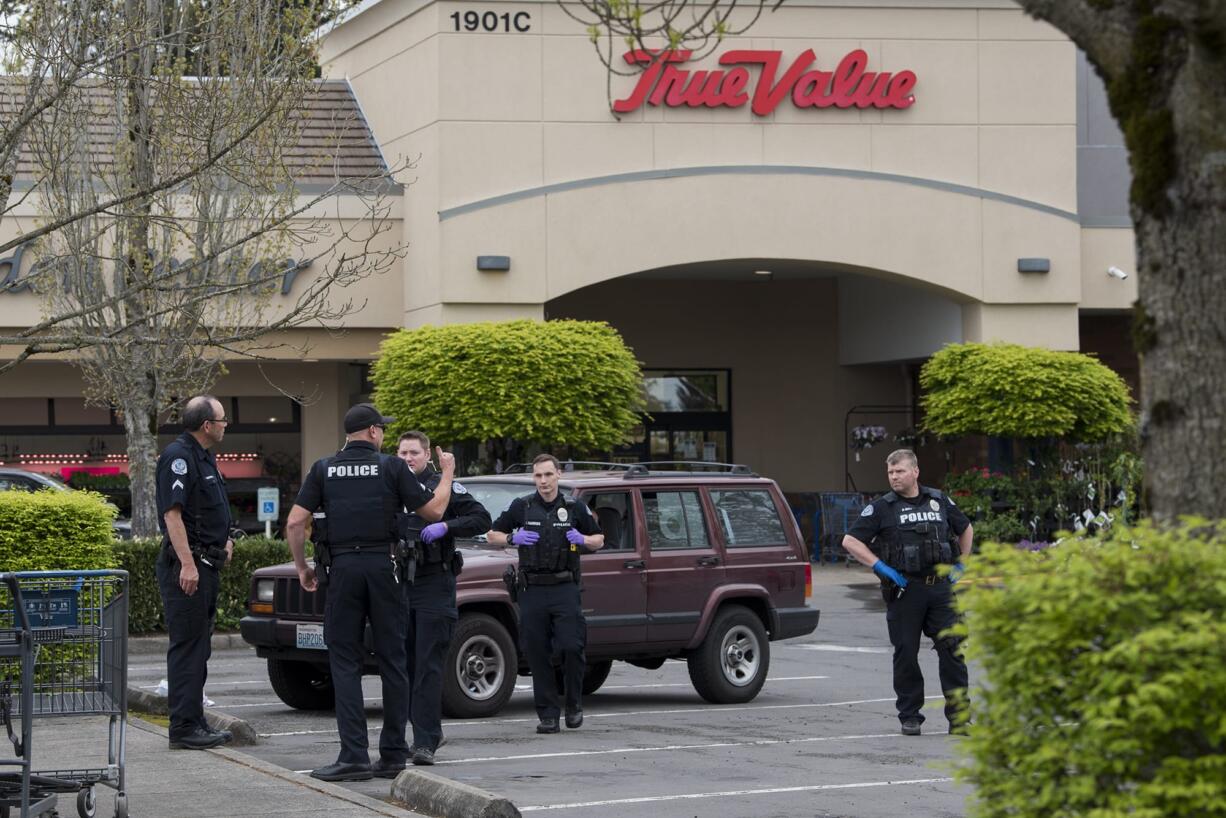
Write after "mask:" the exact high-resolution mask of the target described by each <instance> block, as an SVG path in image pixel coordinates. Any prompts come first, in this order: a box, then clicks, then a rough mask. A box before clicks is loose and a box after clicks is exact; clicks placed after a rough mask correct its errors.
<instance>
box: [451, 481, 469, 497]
mask: <svg viewBox="0 0 1226 818" xmlns="http://www.w3.org/2000/svg"><path fill="white" fill-rule="evenodd" d="M451 493H452V494H468V489H466V488H464V486H462V485H461V484H459V483H457V482H455V481H454V480H452V481H451Z"/></svg>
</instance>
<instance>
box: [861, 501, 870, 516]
mask: <svg viewBox="0 0 1226 818" xmlns="http://www.w3.org/2000/svg"><path fill="white" fill-rule="evenodd" d="M860 516H861V517H872V516H873V504H872V503H869V504H868V505H866V506H865V507H864V510H863V511H861V512H860Z"/></svg>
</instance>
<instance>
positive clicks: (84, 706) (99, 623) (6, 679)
mask: <svg viewBox="0 0 1226 818" xmlns="http://www.w3.org/2000/svg"><path fill="white" fill-rule="evenodd" d="M127 688H128V572H127V571H25V572H18V573H3V574H0V719H2V720H3V723H4V730H5V733H7V737H8V740H9V743H10V744H12V746H13V753H14V755H13V757H11V758H9V757H3V756H0V818H10V816H13V815H14V812H13V811H14V810H17V812H16V813H15V815H16V816H20V818H36V816H47V815H58V812H57V811H56V806H57V801H58V799H59V796H61V795H68V796H71V795H75V796H76V800H77V812H78V814H79V815H80V816H81V818H94V815H95V810H96V806H97V796H96V791H95V788H96V787H97V786H98V785H103V786H106V787H110V788H111V789H114V790H115V813H114V814H115V816H116V818H127V815H128V802H127V795H126V794H125V791H124V778H125V769H124V747H125V736H126V731H127V722H128V699H127ZM57 717H58V718H64V717H81V718H83V719H85V718H86V717H101V719H95V720H94V721H100V722H101V724H102V727H103V728H104V729H103V730H102V731H101V732H102V733H104V735H105V739H106V745H107V750H106V758H105V761H102V759H101V751H100V750H99V751H98V752H97V756H98V763H97V764H89V765H86V766H70V767H63V768H58V769H43V770H35V769H34V760H33V759H34V755H33V749H34V744H35V742H36V740H37V734H38V729H37V726H38V724H39V723H40V722H41V721H42V720H45V719H50V718H57ZM73 729H74V731H76V733H77V735H78V736H80V737H81V738H82V739H83V740H85V739H88V737H89V736H90V735H91V733H90V731H89V730H88V729H87V725H81V727H80V728H78V727H77V726H76V725H75V724H74V726H73ZM99 743H101V738H99ZM75 755H76V754H74V757H75ZM88 755H89V753H88V751H86V752H84V753H83V754H82V756H83V757H84V756H88ZM91 760H92V759H91Z"/></svg>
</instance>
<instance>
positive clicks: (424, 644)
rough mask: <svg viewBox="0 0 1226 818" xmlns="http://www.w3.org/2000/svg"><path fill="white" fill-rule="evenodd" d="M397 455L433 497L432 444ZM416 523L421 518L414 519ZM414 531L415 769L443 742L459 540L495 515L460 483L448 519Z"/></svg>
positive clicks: (421, 440)
mask: <svg viewBox="0 0 1226 818" xmlns="http://www.w3.org/2000/svg"><path fill="white" fill-rule="evenodd" d="M396 455H397V457H399V458H400V459H401V460H403V461H404V462H405V463H407V464H408V466H409V469H410V470H411V471H412V472H413V475H414V476H415V477H416V478H417V479H418V480H419V481H420V482H421V484H422V487H423V488H425V489H426V490H427V491H434V489H435V487H437V486H438V483H439V480H440V479H441V475H440V474H439V473H438V472H437V471H435V469H434V466H432V465H431V464H430V438H428V437H426V435H425V434H424V433H423V432H405V433H404V434H402V435H401V436H400V443H399V446H398V447H397V449H396ZM412 516H413V517H417V515H416V514H414V515H412ZM409 528H410V530H414V531H416V530H420V531H421V542H420V543H419V544H418V546H417V572H416V577H415V579H414V581H413V584H412V585H411V586H410V587H409V588H408V594H409V625H408V631H407V635H406V638H405V643H404V650H405V655H406V657H407V659H408V675H409V723H410V724H412V726H413V745H412V746H411V747H410V748H409V751H410V756H411V760H412V762H413V763H414V764H418V765H423V764H433V763H434V754H435V752H436V751H437V750H438V748H439V745H440V744H441V743H442V740H443V723H442V717H443V713H442V708H443V663H444V662H445V661H446V659H447V648H448V647H450V645H451V635H452V633H454V632H455V625H456V620H457V619H458V613H457V611H456V604H455V585H456V577H458V576H459V575H460V569H461V568H462V567H463V566H464V558H463V557H462V556H461V555H460V552H459V551H457V550H456V547H455V538H456V537H475V536H477V535H478V534H484V533H485V532H487V531H489V530H490V513H489V512H488V511H486V510H485V506H483V505H481V503H479V502H477V500H476V498H474V497H473V496H472V495H471V494H469V493H468V490H467V489H465V488H464V486H462V485H461V484H460V483H459V482H458V481H453V482H452V484H451V502H450V503H448V504H447V510H446V511H445V512H443V519H442V520H440V521H439V522H437V523H430V524H429V525H425V524H424V522H423V521H421V520H420V519H416V520H413V521H412V522H411V523H410V526H409Z"/></svg>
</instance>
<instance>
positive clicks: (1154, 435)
mask: <svg viewBox="0 0 1226 818" xmlns="http://www.w3.org/2000/svg"><path fill="white" fill-rule="evenodd" d="M1016 2H1017V4H1018V5H1019V6H1021V7H1022V8H1023V9H1024V10H1025V11H1027V12H1028V13H1029V14H1031V15H1033V16H1035V17H1037V18H1039V19H1041V20H1045V21H1047V22H1049V23H1051V24H1052V25H1054V26H1055V27H1056V28H1058V29H1059V30H1060V31H1062V32H1064V33H1065V34H1066V35H1068V37H1069V38H1070V39H1071V40H1072V41H1073V42H1074V43H1076V45H1077V46H1078V47H1079V48H1081V49H1082V50H1083V51H1084V52H1085V53H1086V56H1087V58H1088V59H1089V61H1090V63H1091V65H1093V66H1094V68H1095V69H1096V70H1097V71H1098V73H1099V75H1100V76H1101V77H1102V78H1103V80H1104V81H1105V83H1106V86H1107V94H1108V101H1109V104H1110V107H1111V113H1112V114H1113V115H1114V117H1115V119H1116V121H1117V122H1118V123H1119V124H1120V127H1121V129H1122V130H1123V133H1124V140H1125V143H1126V144H1127V146H1128V153H1129V158H1130V162H1131V165H1132V191H1131V199H1132V220H1133V223H1134V224H1135V226H1136V236H1137V268H1138V273H1139V274H1138V277H1137V282H1138V289H1139V292H1140V299H1139V303H1138V307H1137V310H1136V316H1135V322H1136V323H1135V329H1134V338H1135V343H1136V348H1137V350H1138V352H1140V354H1141V383H1142V384H1144V387H1143V389H1142V392H1141V441H1142V447H1143V448H1142V454H1143V456H1144V459H1145V464H1146V481H1147V484H1148V485H1147V488H1148V492H1149V496H1150V498H1151V503H1152V510H1153V513H1154V515H1155V516H1157V517H1160V518H1165V519H1174V518H1176V517H1177V516H1178V515H1179V514H1181V513H1185V512H1186V511H1187V510H1189V509H1199V510H1202V511H1205V512H1209V513H1212V514H1214V515H1220V514H1222V512H1221V509H1223V508H1226V343H1224V342H1223V339H1226V242H1224V241H1222V236H1224V235H1226V162H1224V161H1223V160H1222V156H1223V155H1224V154H1226V0H1196V2H1178V1H1177V0H1016ZM558 4H559V6H560V7H561V8H562V9H564V10H568V11H569V10H570V9H571V8H572V5H573V4H572V3H571V2H570V0H558ZM781 4H782V0H780V2H776V3H775V4H774V5H773V6H771V8H772V10H773V9H775V8H778V7H779V5H781ZM747 5H748V7H749V10H748V11H747V12H743V13H745V14H747V15H748V19H746V17H737V16H735V15H733V14H732V12H733V10H734V9H736V8H737V0H667V2H663V3H652V4H648V5H643V4H640V3H638V2H634V1H633V0H583V1H582V2H580V4H579V8H581V9H582V14H581V15H579V17H580V19H581V20H582V21H583V22H584V23H585V24H586V25H588V26H589V33H590V34H591V35H592V40H593V43H594V44H596V46H597V48H598V51H600V49H601V48H602V47H603V49H604V50H603V51H600V53H601V59H602V60H603V61H604V63H605V65H606V66H609V70H610V71H612V70H613V66H614V65H617V63H616V62H615V61H614V60H612V55H613V49H614V48H619V49H620V48H621V47H622V46H625V47H627V48H636V49H637V48H643V47H644V46H643V43H644V41H645V40H646V41H647V42H648V47H650V48H656V49H660V48H662V47H667V48H672V49H682V48H691V47H693V46H692V43H697V44H698V45H699V46H701V45H703V44H706V43H709V42H711V40H712V38H714V39H715V40H716V41H718V39H719V38H720V37H721V36H722V35H723V33H724V32H726V31H728V30H729V28H730V27H731V26H732V25H733V24H734V22H735V21H737V20H745V22H746V23H747V24H749V25H752V23H753V22H754V21H755V20H756V19H757V16H758V14H760V11H761V4H758V3H753V2H750V3H749V4H747ZM755 7H756V8H757V10H756V11H755V10H754V9H755ZM730 15H731V16H730ZM572 16H573V15H572ZM744 27H745V26H744V25H740V26H738V27H737V28H738V30H741V29H743V28H744ZM602 44H603V45H602ZM636 68H637V69H638V70H645V69H646V68H647V66H646V65H643V64H638V65H635V66H620V70H633V69H636ZM1069 81H1070V82H1072V77H1069Z"/></svg>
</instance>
